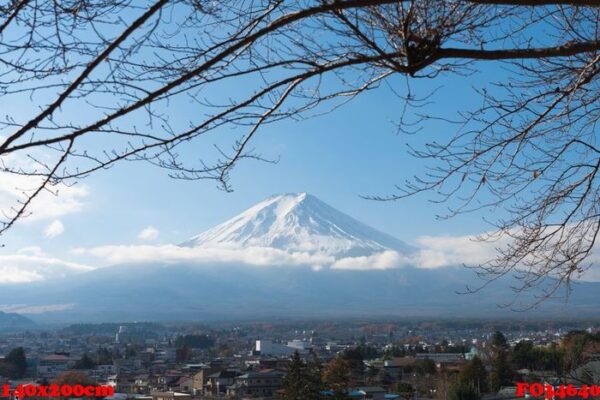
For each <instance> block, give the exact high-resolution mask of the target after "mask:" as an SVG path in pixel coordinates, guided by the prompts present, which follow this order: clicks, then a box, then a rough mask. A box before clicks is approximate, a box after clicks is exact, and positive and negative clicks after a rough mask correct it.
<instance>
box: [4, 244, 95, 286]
mask: <svg viewBox="0 0 600 400" xmlns="http://www.w3.org/2000/svg"><path fill="white" fill-rule="evenodd" d="M92 269H93V267H91V266H88V265H84V264H80V263H75V262H70V261H65V260H61V259H58V258H54V257H51V256H49V255H47V254H45V253H44V252H43V251H42V250H41V249H40V248H39V247H26V248H23V249H21V250H19V251H18V252H17V253H16V254H10V255H0V283H27V282H35V281H42V280H45V279H47V278H49V277H53V278H57V277H66V276H69V275H72V274H75V273H81V272H86V271H91V270H92Z"/></svg>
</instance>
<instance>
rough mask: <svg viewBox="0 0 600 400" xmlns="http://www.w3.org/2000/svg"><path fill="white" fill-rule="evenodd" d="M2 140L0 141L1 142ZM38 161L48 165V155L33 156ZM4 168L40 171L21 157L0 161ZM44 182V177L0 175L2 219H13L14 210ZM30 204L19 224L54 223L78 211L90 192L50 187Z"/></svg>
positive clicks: (64, 187) (0, 159) (76, 186)
mask: <svg viewBox="0 0 600 400" xmlns="http://www.w3.org/2000/svg"><path fill="white" fill-rule="evenodd" d="M1 141H2V137H0V142H1ZM35 156H36V158H37V159H42V160H45V161H48V162H51V161H50V160H49V158H48V157H49V155H48V154H36V155H35ZM0 161H2V162H3V163H4V164H6V165H10V166H11V168H13V169H19V168H21V169H23V170H25V171H33V170H36V169H39V165H36V164H34V163H33V161H32V160H31V159H29V158H25V157H23V156H22V155H17V154H10V155H6V156H2V157H1V158H0ZM42 181H43V177H35V176H25V175H17V174H10V173H7V172H0V212H2V213H4V214H5V215H9V216H10V215H13V214H14V212H13V210H14V208H16V207H18V206H19V202H22V201H24V200H25V199H26V198H27V197H26V194H28V193H29V194H30V193H32V191H33V190H34V189H36V188H37V187H38V186H39V184H40V183H41V182H42ZM48 189H49V190H44V191H42V192H40V194H39V195H38V196H37V197H36V198H35V199H34V200H33V201H32V203H31V204H30V206H29V208H28V209H27V211H26V214H25V217H24V218H22V221H24V222H26V221H40V220H48V219H56V218H59V217H61V216H63V215H66V214H71V213H75V212H79V211H81V209H82V208H83V205H84V203H83V202H84V200H85V198H86V197H88V195H89V190H88V188H87V187H86V186H84V185H75V184H73V185H66V184H62V183H60V184H58V185H55V186H49V187H48Z"/></svg>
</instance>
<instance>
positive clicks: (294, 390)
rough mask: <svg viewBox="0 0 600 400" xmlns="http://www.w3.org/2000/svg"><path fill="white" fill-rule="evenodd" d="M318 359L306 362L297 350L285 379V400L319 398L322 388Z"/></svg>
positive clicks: (312, 399)
mask: <svg viewBox="0 0 600 400" xmlns="http://www.w3.org/2000/svg"><path fill="white" fill-rule="evenodd" d="M315 363H318V361H316V360H314V361H311V362H308V363H306V362H304V361H303V360H302V359H301V358H300V354H298V352H297V351H296V352H295V353H294V355H293V356H292V361H291V363H290V365H289V368H288V373H287V374H286V376H285V378H284V379H283V389H284V395H283V399H284V400H318V399H319V398H320V390H321V376H320V373H321V371H320V367H319V366H318V365H317V364H315Z"/></svg>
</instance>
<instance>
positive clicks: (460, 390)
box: [448, 382, 481, 400]
mask: <svg viewBox="0 0 600 400" xmlns="http://www.w3.org/2000/svg"><path fill="white" fill-rule="evenodd" d="M480 399H481V395H480V394H479V393H477V389H475V388H474V387H473V386H472V385H469V384H465V383H463V382H457V383H455V384H453V385H452V386H451V387H450V391H449V392H448V400H480Z"/></svg>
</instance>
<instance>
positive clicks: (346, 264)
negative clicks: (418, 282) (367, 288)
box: [331, 250, 413, 271]
mask: <svg viewBox="0 0 600 400" xmlns="http://www.w3.org/2000/svg"><path fill="white" fill-rule="evenodd" d="M412 263H413V260H412V259H411V258H410V257H406V256H403V255H401V254H399V253H397V252H395V251H391V250H390V251H383V252H381V253H376V254H373V255H370V256H363V257H344V258H340V259H339V260H336V261H335V262H334V263H333V264H332V265H331V268H332V269H351V270H361V271H362V270H376V269H390V268H399V267H403V266H407V265H411V264H412Z"/></svg>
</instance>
